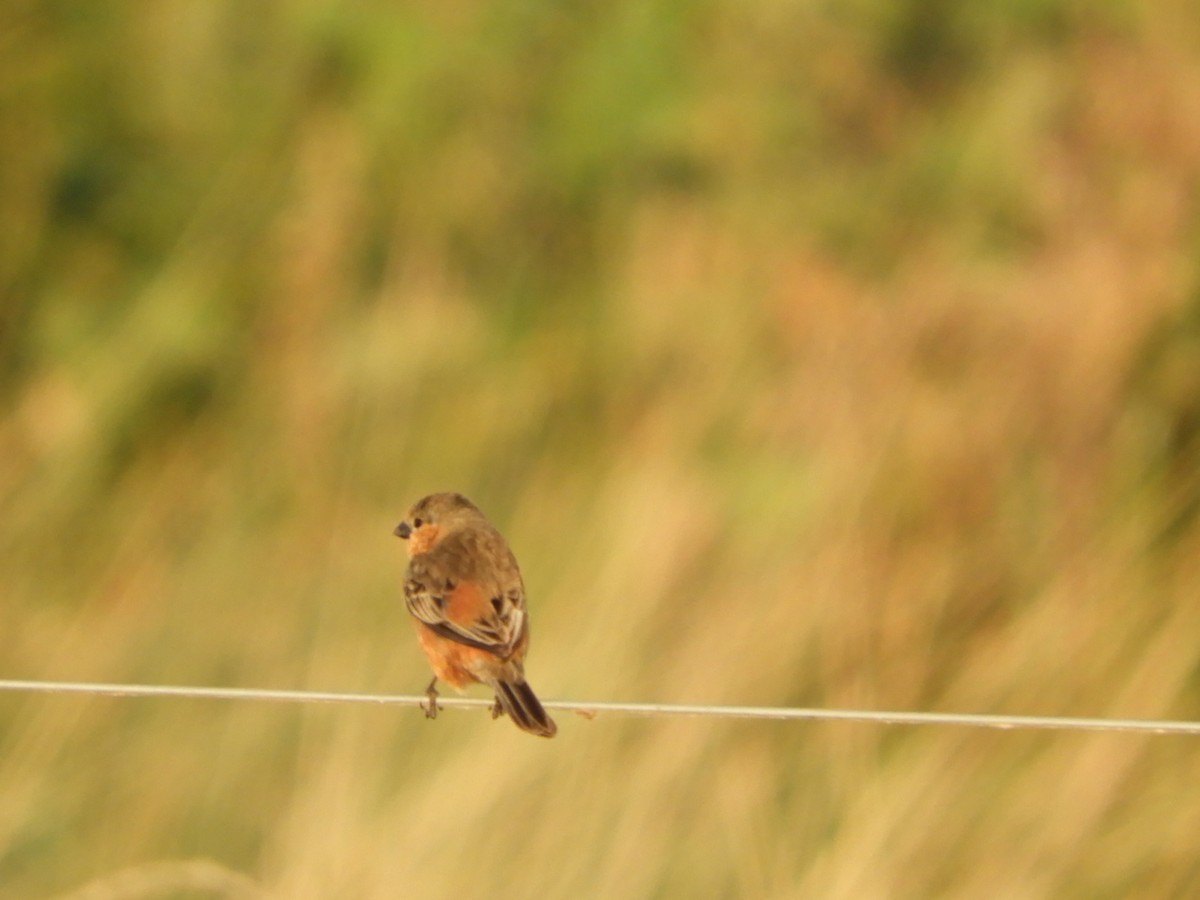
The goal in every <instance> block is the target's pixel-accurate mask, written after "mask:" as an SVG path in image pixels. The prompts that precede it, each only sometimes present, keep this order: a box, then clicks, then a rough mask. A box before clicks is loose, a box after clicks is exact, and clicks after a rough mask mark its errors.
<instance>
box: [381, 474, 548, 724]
mask: <svg viewBox="0 0 1200 900" xmlns="http://www.w3.org/2000/svg"><path fill="white" fill-rule="evenodd" d="M393 533H394V534H395V535H396V536H397V537H398V538H400V539H401V540H404V541H406V542H407V544H408V557H409V563H408V572H407V573H406V574H405V578H404V602H405V605H406V606H407V607H408V611H409V612H410V613H412V615H413V617H414V618H416V620H417V639H418V640H419V641H420V644H421V649H422V650H424V651H425V655H426V656H427V657H428V658H429V664H430V665H431V666H432V667H433V681H431V682H429V687H428V688H426V689H425V695H426V696H427V697H428V698H429V702H428V704H427V705H426V707H425V715H426V716H428V717H429V718H431V719H432V718H435V717H436V716H437V697H438V693H437V683H438V679H441V680H442V681H445V682H448V683H449V684H450V685H452V686H453V687H455V688H457V689H459V690H461V689H463V688H465V687H466V686H467V685H469V684H472V683H476V682H477V683H479V684H485V685H487V686H488V687H490V688H491V689H492V690H493V691H494V692H495V694H496V702H495V705H494V706H493V707H492V718H496V717H497V716H499V715H501V714H502V713H508V715H509V717H510V718H512V720H513V722H515V723H516V725H517V727H518V728H521V729H523V730H524V731H528V732H529V733H530V734H536V735H540V736H541V737H554V735H555V733H556V732H557V731H558V728H557V727H556V726H555V724H554V720H553V719H551V718H550V716H549V715H547V714H546V710H545V709H543V707H542V704H541V703H540V702H539V701H538V698H537V696H536V695H535V694H534V693H533V689H532V688H530V686H529V683H528V682H526V681H525V669H524V660H525V653H526V652H527V651H528V649H529V616H528V614H527V613H526V611H525V585H524V583H523V582H522V581H521V570H520V569H519V568H518V567H517V558H516V557H515V556H513V552H512V550H510V549H509V546H508V542H507V541H505V540H504V537H503V536H502V535H501V534H500V532H499V531H497V530H496V529H495V528H494V527H493V526H492V524H491V523H490V522H489V521H488V520H487V518H486V517H484V515H483V513H482V512H480V511H479V508H478V507H477V506H475V504H474V503H472V502H471V501H470V500H468V499H467V498H466V497H464V496H463V495H462V494H453V493H441V494H430V495H429V496H428V497H423V498H422V499H420V500H418V501H417V502H416V503H415V504H413V507H412V509H410V510H409V511H408V514H407V515H406V516H405V517H404V520H403V521H402V522H401V523H400V524H399V525H397V526H396V528H395V531H394V532H393Z"/></svg>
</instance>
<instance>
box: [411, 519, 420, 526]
mask: <svg viewBox="0 0 1200 900" xmlns="http://www.w3.org/2000/svg"><path fill="white" fill-rule="evenodd" d="M420 527H421V520H420V519H419V518H417V519H413V528H420Z"/></svg>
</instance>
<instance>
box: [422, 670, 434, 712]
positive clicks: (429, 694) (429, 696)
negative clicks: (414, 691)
mask: <svg viewBox="0 0 1200 900" xmlns="http://www.w3.org/2000/svg"><path fill="white" fill-rule="evenodd" d="M435 684H437V679H436V678H435V679H434V680H433V681H431V682H430V683H429V687H427V688H425V702H424V703H422V704H421V709H423V710H425V718H427V719H436V718H437V714H438V702H437V701H438V692H437V688H436V687H434V685H435Z"/></svg>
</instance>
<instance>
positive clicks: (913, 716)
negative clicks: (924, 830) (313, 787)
mask: <svg viewBox="0 0 1200 900" xmlns="http://www.w3.org/2000/svg"><path fill="white" fill-rule="evenodd" d="M0 691H8V692H14V693H16V692H22V693H41V694H90V695H99V696H111V697H179V698H190V699H195V700H264V701H272V702H277V703H358V704H376V705H380V706H414V707H419V708H424V705H425V703H426V699H425V696H424V695H415V694H344V693H331V692H326V691H275V690H266V689H261V688H211V687H186V686H180V685H151V684H97V683H92V682H79V681H6V680H2V679H0ZM542 705H543V706H545V707H546V708H547V709H555V710H564V711H567V712H576V713H579V714H580V715H581V716H583V717H584V718H588V719H592V718H595V717H596V716H598V715H600V714H601V713H625V714H628V715H635V716H651V717H665V716H705V717H709V718H721V719H774V720H785V721H788V720H790V721H794V720H808V721H839V722H871V723H875V724H882V725H959V726H965V727H969V728H1002V729H1017V728H1039V729H1043V730H1049V731H1123V732H1139V733H1146V734H1191V735H1200V722H1186V721H1178V720H1168V719H1102V718H1077V717H1070V716H1006V715H986V714H980V713H941V712H888V711H881V710H857V709H805V708H800V707H775V706H708V705H688V704H674V703H608V702H594V703H589V702H583V701H576V700H551V701H547V702H545V703H543V704H542ZM438 707H439V708H444V709H455V708H459V709H491V708H492V701H491V700H480V699H475V698H469V697H444V698H441V697H440V698H438Z"/></svg>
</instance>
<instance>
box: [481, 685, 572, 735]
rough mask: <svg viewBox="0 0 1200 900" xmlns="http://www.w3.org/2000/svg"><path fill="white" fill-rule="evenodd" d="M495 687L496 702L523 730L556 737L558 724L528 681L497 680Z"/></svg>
mask: <svg viewBox="0 0 1200 900" xmlns="http://www.w3.org/2000/svg"><path fill="white" fill-rule="evenodd" d="M493 687H495V689H496V702H497V703H499V704H500V708H501V709H503V710H504V711H505V712H506V713H508V715H509V717H510V718H511V719H512V720H513V722H515V723H516V726H517V727H518V728H520V729H521V730H522V731H528V732H529V733H530V734H536V735H538V736H539V737H554V735H555V734H557V733H558V726H557V725H555V724H554V720H553V719H551V718H550V716H549V715H548V714H547V713H546V710H545V709H543V708H542V704H541V701H539V700H538V698H537V695H536V694H534V692H533V688H531V687H530V686H529V683H528V682H526V681H524V680H521V681H497V682H496V683H495V684H494V685H493Z"/></svg>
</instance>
